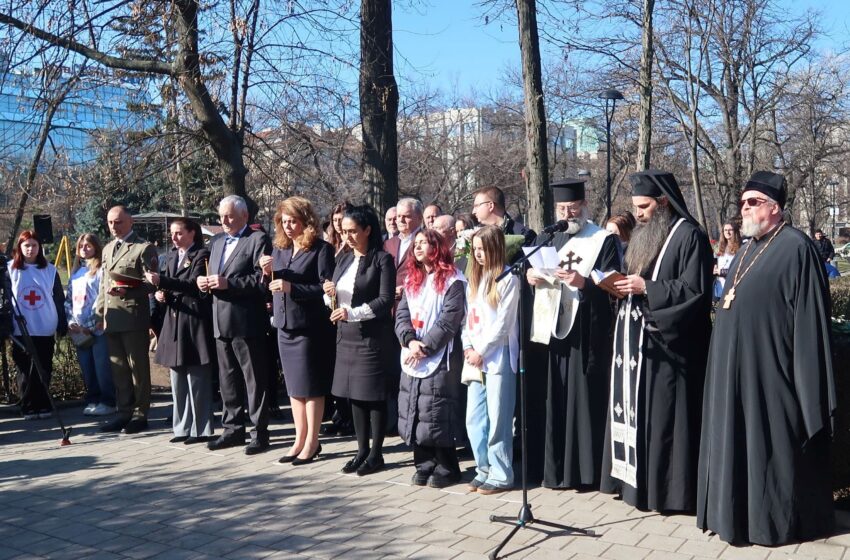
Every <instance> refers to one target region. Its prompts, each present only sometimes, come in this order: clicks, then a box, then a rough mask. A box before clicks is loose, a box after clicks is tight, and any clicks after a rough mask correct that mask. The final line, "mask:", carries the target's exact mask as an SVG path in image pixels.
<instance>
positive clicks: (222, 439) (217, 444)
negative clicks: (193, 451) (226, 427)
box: [207, 434, 245, 451]
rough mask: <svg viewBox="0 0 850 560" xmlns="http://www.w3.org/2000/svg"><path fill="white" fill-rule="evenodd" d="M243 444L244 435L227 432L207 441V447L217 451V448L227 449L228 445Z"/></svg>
mask: <svg viewBox="0 0 850 560" xmlns="http://www.w3.org/2000/svg"><path fill="white" fill-rule="evenodd" d="M243 445H245V436H244V435H237V434H229V435H226V436H219V437H218V438H217V439H214V440H212V441H210V442H208V443H207V449H209V450H210V451H217V450H219V449H227V448H228V447H242V446H243Z"/></svg>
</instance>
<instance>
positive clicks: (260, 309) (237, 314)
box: [209, 227, 271, 338]
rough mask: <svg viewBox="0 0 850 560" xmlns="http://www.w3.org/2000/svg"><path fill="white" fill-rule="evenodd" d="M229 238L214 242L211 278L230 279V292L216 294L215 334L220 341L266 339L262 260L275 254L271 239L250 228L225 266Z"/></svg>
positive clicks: (216, 238)
mask: <svg viewBox="0 0 850 560" xmlns="http://www.w3.org/2000/svg"><path fill="white" fill-rule="evenodd" d="M226 237H227V236H226V234H224V233H219V234H218V235H216V236H215V237H213V238H212V239H211V240H210V262H209V274H210V275H214V274H218V275H221V276H224V277H225V278H227V289H226V290H212V292H211V293H212V296H213V303H212V307H213V333H214V335H215V337H216V338H251V337H255V336H265V335H266V331H267V330H268V329H267V327H268V321H269V315H268V313H267V312H266V295H267V294H268V289H267V288H266V285H265V283H264V282H263V271H262V269H261V268H260V257H262V256H263V255H268V254H270V253H271V241H269V236H268V235H266V234H265V233H263V232H262V231H254V230H252V229H251V228H249V227H246V228H245V229H244V230H243V231H242V233H241V234H239V235H238V237H239V241H237V242H236V247H235V248H234V249H233V252H232V253H231V254H230V258H228V259H227V262H224V263H222V262H221V258H222V255H223V254H224V245H225V238H226Z"/></svg>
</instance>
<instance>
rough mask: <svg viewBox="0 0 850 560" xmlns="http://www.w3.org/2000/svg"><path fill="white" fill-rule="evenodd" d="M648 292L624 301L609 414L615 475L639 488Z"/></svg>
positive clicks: (617, 330) (664, 249)
mask: <svg viewBox="0 0 850 560" xmlns="http://www.w3.org/2000/svg"><path fill="white" fill-rule="evenodd" d="M684 221H685V220H684V219H681V218H680V219H679V221H677V222H676V223H675V224H674V225H673V227H672V229H671V230H670V233H668V234H667V239H666V240H665V241H664V245H663V246H662V247H661V251H660V252H659V253H658V258H657V259H655V268H654V269H653V271H652V276H651V277H650V278H651V280H652V281H653V282H655V281H656V280H658V272H659V270H660V269H661V261H662V260H664V255H666V254H667V246H668V245H669V244H670V240H671V239H672V238H673V234H674V233H676V230H677V229H679V226H681V225H682V223H683V222H684ZM645 298H646V296H644V295H629V296H628V297H627V298H626V299H622V300H620V306H619V310H618V313H617V317H616V319H615V320H616V327H615V329H614V359H613V360H612V361H611V390H610V392H609V397H608V399H609V400H608V414H609V419H610V424H611V476H612V477H614V478H616V479H618V480H622V481H623V482H625V483H626V484H628V485H629V486H631V487H632V488H637V469H638V462H637V442H638V438H639V434H638V430H639V429H641V428H640V426H641V425H642V424H643V423H642V422H641V421H640V414H641V410H640V398H639V395H640V384H641V374H642V372H643V342H644V341H643V339H644V332H645V331H644V329H645V327H646V319H645V317H644V313H643V305H642V304H643V302H644V301H645Z"/></svg>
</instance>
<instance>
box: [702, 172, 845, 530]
mask: <svg viewBox="0 0 850 560" xmlns="http://www.w3.org/2000/svg"><path fill="white" fill-rule="evenodd" d="M785 192H786V191H785V179H784V178H783V177H782V176H781V175H777V174H775V173H771V172H767V171H760V172H757V173H755V174H754V175H753V177H752V178H750V180H749V181H748V182H747V184H746V186H745V188H744V193H743V194H742V196H741V214H742V218H743V223H742V227H741V232H742V233H743V234H744V235H747V236H752V240H751V241H750V242H749V243H747V244H746V245H745V246H744V248H743V249H742V250H741V251H739V252H738V254H737V255H736V256H735V260H734V261H733V262H732V265H731V267H730V269H729V275H728V277H727V278H728V280H727V282H726V286H725V288H724V291H723V295H722V296H721V299H720V301H719V302H718V307H717V315H716V321H715V328H714V335H713V337H712V340H711V351H710V353H709V362H708V370H707V376H706V385H705V400H704V405H703V426H702V440H701V447H700V458H699V486H698V501H697V525H698V526H699V527H700V528H702V529H707V530H711V531H714V532H715V533H717V534H718V535H719V536H720V538H721V539H723V540H724V541H727V542H730V543H756V544H762V545H769V546H775V545H781V544H785V543H787V542H790V541H797V540H806V539H811V538H814V537H818V536H822V535H827V534H829V533H830V532H831V531H832V529H833V526H834V520H833V508H832V488H831V484H830V468H831V463H830V456H829V451H830V438H831V433H832V419H833V415H834V413H835V408H836V401H835V386H834V381H833V371H832V361H831V353H830V296H829V287H828V282H827V279H826V276H825V274H824V267H823V264H822V262H821V259H820V256H819V255H818V252H817V249H816V247H815V246H814V244H813V243H812V241H811V240H810V239H809V238H808V237H807V236H806V235H804V234H803V233H802V232H800V231H799V230H796V229H794V228H793V227H791V226H789V225H786V224H785V223H784V222H783V220H782V208H783V206H784V203H785V197H786V195H785Z"/></svg>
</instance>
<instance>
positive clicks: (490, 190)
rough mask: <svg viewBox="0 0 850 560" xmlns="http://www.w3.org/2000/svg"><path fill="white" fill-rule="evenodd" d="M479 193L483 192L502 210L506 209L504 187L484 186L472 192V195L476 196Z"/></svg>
mask: <svg viewBox="0 0 850 560" xmlns="http://www.w3.org/2000/svg"><path fill="white" fill-rule="evenodd" d="M479 194H483V195H484V196H486V197H487V198H489V199H490V200H492V201H493V205H494V206H495V207H496V208H498V209H499V210H501V211H502V212H504V211H505V193H503V192H502V189H500V188H499V187H484V188H481V189H478V190H477V191H475V192H474V193H472V196H473V198H474V197H476V196H478V195H479Z"/></svg>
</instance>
